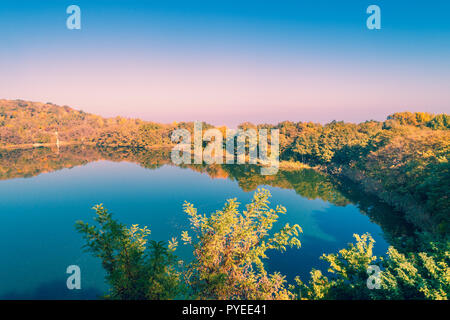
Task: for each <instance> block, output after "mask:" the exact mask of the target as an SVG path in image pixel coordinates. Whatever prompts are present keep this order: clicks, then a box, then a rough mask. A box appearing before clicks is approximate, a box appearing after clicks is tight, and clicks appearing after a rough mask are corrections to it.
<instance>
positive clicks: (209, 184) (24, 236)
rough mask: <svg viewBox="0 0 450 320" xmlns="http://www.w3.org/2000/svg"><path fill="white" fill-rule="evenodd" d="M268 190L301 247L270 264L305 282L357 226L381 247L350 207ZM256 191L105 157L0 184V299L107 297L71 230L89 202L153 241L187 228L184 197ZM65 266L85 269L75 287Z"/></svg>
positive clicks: (96, 266)
mask: <svg viewBox="0 0 450 320" xmlns="http://www.w3.org/2000/svg"><path fill="white" fill-rule="evenodd" d="M264 187H265V188H267V189H269V190H270V192H271V193H272V196H273V197H272V199H271V200H272V201H271V202H272V204H274V205H275V204H282V205H284V206H285V207H286V208H287V214H286V215H284V216H282V217H281V218H280V223H279V224H284V223H286V222H289V223H297V224H299V225H300V226H301V227H302V229H303V234H301V236H300V240H301V242H302V247H301V248H300V249H290V250H288V251H287V252H285V253H283V254H280V253H272V254H270V259H269V261H268V268H269V270H270V271H280V272H281V273H283V274H286V275H287V276H288V279H292V278H293V277H294V276H295V275H300V276H301V277H302V279H305V280H306V279H307V278H308V274H309V271H310V270H311V268H313V267H315V268H322V270H326V265H325V264H324V263H323V261H320V260H319V257H320V256H321V255H322V253H331V252H336V251H337V250H339V249H341V248H343V247H345V246H346V244H347V243H349V242H352V241H353V237H352V235H353V234H354V233H359V234H362V233H365V232H370V233H371V235H372V236H373V237H374V239H375V240H376V247H375V254H377V255H379V254H382V253H384V252H386V249H387V246H388V243H387V242H386V241H385V240H384V238H383V233H382V230H381V228H380V227H379V226H378V225H377V224H375V223H373V222H371V221H370V219H369V218H368V217H367V216H366V215H364V214H362V213H361V212H360V211H359V210H358V208H357V207H356V206H355V205H352V204H348V205H346V206H335V205H333V204H331V203H329V202H326V201H323V200H321V199H315V200H308V199H306V198H304V197H302V196H300V195H298V194H297V193H296V192H295V191H294V190H289V189H281V188H278V187H271V186H264ZM252 194H253V192H245V191H243V190H242V189H241V188H240V187H239V186H238V182H236V181H233V180H230V179H213V178H211V177H210V176H208V175H207V174H205V173H199V172H196V171H192V170H190V169H186V168H178V167H173V166H163V167H161V168H158V169H146V168H143V167H141V166H139V165H137V164H134V163H128V162H110V161H97V162H91V163H88V164H86V165H84V166H78V167H74V168H72V169H62V170H59V171H53V172H49V173H42V174H40V175H37V176H35V177H32V178H15V179H10V180H3V181H0V215H1V216H0V219H1V223H0V299H79V298H82V299H84V298H89V299H92V298H96V297H98V296H99V295H102V294H105V293H106V292H107V285H106V284H105V282H104V279H103V277H104V272H103V270H102V268H101V264H100V261H99V260H98V259H96V258H93V257H91V256H90V255H89V253H85V252H83V251H82V249H81V247H82V245H83V240H82V238H81V235H80V234H78V233H77V232H75V229H74V224H75V222H76V221H77V220H83V221H86V222H92V218H93V216H94V211H93V210H91V209H90V208H92V207H93V206H94V205H95V204H99V203H103V205H104V206H105V207H106V208H108V209H109V210H110V211H112V212H113V213H114V216H115V217H116V218H117V219H118V220H120V221H121V222H123V223H125V224H127V225H131V224H140V225H147V226H148V227H149V228H150V229H151V235H150V237H151V238H152V239H155V240H167V239H170V238H171V237H174V236H177V237H178V238H179V236H180V233H181V231H182V230H188V225H187V224H188V220H187V217H186V215H185V214H184V213H183V211H182V204H183V202H184V201H185V200H187V201H189V202H192V203H193V204H194V205H195V206H196V207H197V208H198V209H199V211H200V212H202V213H210V212H213V211H215V210H217V209H220V208H222V205H223V203H224V202H225V200H226V199H228V198H235V197H236V198H238V200H239V201H240V202H241V203H242V204H246V203H247V202H249V200H250V199H251V197H252ZM179 255H180V256H181V257H187V256H188V251H187V248H183V247H181V248H180V250H179ZM69 265H78V266H80V268H81V286H82V288H81V290H68V289H67V287H66V279H67V277H68V276H69V275H68V274H66V268H67V266H69Z"/></svg>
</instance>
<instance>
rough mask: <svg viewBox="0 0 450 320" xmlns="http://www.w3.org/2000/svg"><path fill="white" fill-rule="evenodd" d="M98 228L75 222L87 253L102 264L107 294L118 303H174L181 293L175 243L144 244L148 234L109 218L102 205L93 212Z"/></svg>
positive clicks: (136, 226) (143, 229) (147, 231)
mask: <svg viewBox="0 0 450 320" xmlns="http://www.w3.org/2000/svg"><path fill="white" fill-rule="evenodd" d="M93 209H94V210H95V212H96V217H95V218H94V220H95V221H96V222H97V223H98V226H94V225H89V224H87V223H84V222H82V221H78V222H77V224H76V229H77V230H78V231H79V232H80V233H82V234H83V237H84V239H85V240H86V245H85V247H86V248H87V251H89V252H91V253H92V254H93V255H94V256H96V257H98V258H100V259H101V260H102V265H103V268H104V269H105V270H106V273H107V275H106V279H107V281H108V283H109V285H110V294H109V295H107V296H106V298H110V299H121V300H154V299H173V298H176V297H177V295H178V294H180V292H181V288H182V287H181V283H180V274H179V272H178V271H177V270H176V266H177V258H176V256H175V255H174V253H173V251H174V250H175V248H176V245H177V243H176V241H172V242H170V241H169V244H168V246H166V245H165V244H164V242H157V241H153V240H151V241H149V242H148V241H147V239H146V238H147V236H148V235H149V234H150V230H149V229H147V227H144V228H140V227H139V226H138V225H133V226H131V227H130V228H127V227H125V226H124V225H122V224H121V223H119V222H117V221H116V220H114V219H113V218H112V215H111V213H109V212H108V210H107V209H105V208H103V206H102V205H97V206H95V207H94V208H93Z"/></svg>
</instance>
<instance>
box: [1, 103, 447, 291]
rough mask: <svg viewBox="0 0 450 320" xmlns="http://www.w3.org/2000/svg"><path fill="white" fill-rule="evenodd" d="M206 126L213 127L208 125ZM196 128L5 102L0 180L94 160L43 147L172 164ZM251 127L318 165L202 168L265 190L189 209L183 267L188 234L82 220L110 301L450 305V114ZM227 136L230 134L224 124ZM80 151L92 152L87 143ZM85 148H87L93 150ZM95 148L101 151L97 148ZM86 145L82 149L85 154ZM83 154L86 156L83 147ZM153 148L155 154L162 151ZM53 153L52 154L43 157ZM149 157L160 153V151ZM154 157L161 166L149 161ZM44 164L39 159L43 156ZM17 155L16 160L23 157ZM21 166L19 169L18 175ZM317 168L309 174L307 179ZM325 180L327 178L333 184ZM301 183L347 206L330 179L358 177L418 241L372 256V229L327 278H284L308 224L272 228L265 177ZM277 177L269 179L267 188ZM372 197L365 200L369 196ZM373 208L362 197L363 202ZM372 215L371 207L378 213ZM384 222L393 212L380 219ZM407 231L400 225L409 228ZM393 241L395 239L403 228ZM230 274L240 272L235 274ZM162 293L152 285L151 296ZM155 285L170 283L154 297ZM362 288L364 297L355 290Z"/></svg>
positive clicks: (100, 213)
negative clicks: (280, 259)
mask: <svg viewBox="0 0 450 320" xmlns="http://www.w3.org/2000/svg"><path fill="white" fill-rule="evenodd" d="M204 126H205V127H212V126H211V125H208V124H204ZM177 128H186V129H188V130H192V128H193V123H188V122H180V123H177V122H174V123H172V124H159V123H155V122H150V121H143V120H139V119H127V118H123V117H115V118H103V117H101V116H97V115H93V114H89V113H85V112H83V111H78V110H75V109H72V108H70V107H67V106H57V105H54V104H52V103H37V102H29V101H23V100H0V175H1V178H2V179H5V178H8V177H14V176H26V175H29V176H33V175H35V174H38V173H40V172H44V171H49V170H55V169H57V168H61V167H67V166H73V165H79V164H82V163H83V161H85V158H84V157H80V158H79V159H77V158H76V155H77V152H76V151H75V152H74V153H73V155H71V157H70V159H69V158H68V159H66V160H64V159H63V160H62V159H61V158H60V157H59V158H58V159H52V157H51V156H50V157H47V156H45V157H44V156H42V157H40V154H42V153H43V152H44V149H42V147H50V146H54V145H55V143H56V141H57V139H58V140H59V141H60V144H61V145H62V146H65V145H73V146H76V147H79V148H81V149H82V150H84V151H83V152H87V153H89V157H91V158H92V159H96V158H97V159H99V158H108V157H109V158H111V159H116V160H118V161H119V160H120V159H121V158H123V157H126V158H128V159H130V158H131V159H133V162H136V163H139V164H141V165H143V166H145V167H152V166H159V165H162V164H168V163H169V161H170V160H169V156H168V154H169V152H168V151H167V150H166V151H164V152H156V151H154V150H156V149H160V148H164V147H170V146H171V145H172V141H171V138H170V133H171V132H172V131H173V130H175V129H177ZM239 128H241V129H244V130H245V129H248V128H255V129H260V128H266V129H279V131H280V160H281V161H282V163H285V164H302V165H304V166H305V167H308V168H311V169H309V171H308V170H306V171H305V170H302V171H301V173H300V171H296V170H293V171H292V172H285V171H283V172H280V173H279V174H277V175H276V176H274V177H266V178H263V177H261V176H258V175H256V174H250V173H249V172H252V170H253V169H252V167H251V166H250V167H245V168H246V169H242V170H243V171H242V172H235V170H240V169H237V168H236V167H227V166H226V165H222V166H206V165H192V166H190V168H192V169H194V170H198V171H205V172H208V174H211V175H227V176H229V177H232V178H235V179H236V180H238V181H239V184H240V185H242V186H244V188H247V190H256V191H255V195H254V199H253V202H252V203H250V204H248V205H247V206H246V209H244V210H241V209H240V206H239V204H238V202H237V200H236V199H231V200H229V201H228V202H227V203H226V204H225V206H224V208H223V210H221V211H217V212H215V213H211V214H210V215H209V216H207V215H199V214H198V213H197V211H196V209H195V207H194V206H193V205H192V204H189V203H186V204H185V206H184V211H185V213H186V215H187V216H188V218H189V220H190V223H191V227H192V228H191V230H190V231H186V232H184V233H183V234H182V235H180V237H181V240H182V242H183V243H185V245H189V246H191V247H192V252H193V255H194V260H193V262H191V263H189V264H183V263H180V261H179V259H178V258H177V257H176V247H177V246H178V245H179V244H178V240H177V239H172V240H169V241H167V242H164V243H163V242H155V241H152V240H147V237H148V235H149V233H150V231H149V230H148V229H147V228H145V227H144V228H141V227H138V226H132V227H131V228H129V227H126V226H124V225H122V224H121V223H120V222H118V221H115V220H114V219H113V217H112V215H111V214H110V213H109V212H108V210H107V209H105V208H103V207H102V206H96V207H95V211H96V216H95V219H96V221H97V223H98V225H97V226H93V225H90V224H87V223H84V222H79V223H78V224H77V229H78V231H80V232H81V233H82V234H83V236H84V237H85V240H86V245H87V248H88V249H89V250H90V251H91V252H92V253H93V254H94V255H95V256H97V257H99V258H100V259H101V260H102V263H103V266H104V268H105V270H106V271H107V274H108V276H107V280H108V282H109V283H110V285H111V292H110V293H109V294H107V295H106V297H108V298H116V299H177V298H201V299H447V298H448V294H449V292H450V290H449V289H450V287H449V283H450V270H449V268H448V265H449V259H450V253H449V245H450V242H449V241H450V240H449V234H450V232H449V228H450V221H449V207H450V197H449V190H450V164H449V152H450V130H449V129H450V116H449V115H447V114H437V115H435V114H430V113H426V112H400V113H394V114H392V115H388V116H387V118H386V120H385V121H373V120H370V121H366V122H362V123H358V124H354V123H346V122H342V121H333V122H331V123H327V124H319V123H312V122H290V121H285V122H282V123H279V124H276V125H273V124H259V125H254V124H252V123H248V122H247V123H243V124H241V125H240V126H239ZM219 129H221V130H224V127H220V128H219ZM80 146H81V147H80ZM83 146H84V147H83ZM86 146H90V147H93V149H89V148H87V147H86ZM81 149H80V150H81ZM75 150H76V149H75ZM152 150H153V151H152ZM44 153H45V152H44ZM149 154H150V155H149ZM152 157H153V158H154V159H155V160H154V161H149V160H148V159H150V158H152ZM44 158H45V161H43V162H42V163H40V162H39V161H36V159H44ZM12 159H15V160H14V161H13V160H12ZM18 168H19V169H20V170H17V169H18ZM308 172H309V173H308ZM299 174H313V175H317V179H319V180H320V181H321V186H322V187H321V189H320V190H305V189H302V186H301V184H300V185H299V184H298V182H296V185H295V186H292V184H291V185H290V183H291V182H290V181H294V180H295V181H298V180H299V179H292V180H290V178H289V177H290V175H299ZM323 177H326V178H323ZM262 181H263V182H264V183H266V184H271V185H277V186H286V185H289V187H293V188H294V189H295V190H296V192H300V193H302V194H305V195H308V194H309V195H310V196H317V195H318V194H320V196H321V197H323V198H327V199H328V200H327V201H332V202H333V201H334V202H335V203H345V202H346V198H348V197H355V195H354V192H353V191H348V190H346V189H345V187H342V189H341V190H340V191H341V192H340V193H336V192H328V193H327V190H330V189H329V188H327V184H337V185H339V184H341V182H342V181H348V182H349V183H353V184H355V185H356V186H357V187H358V188H359V189H360V190H361V193H363V194H365V195H367V196H373V197H376V198H378V199H379V201H380V202H382V203H384V204H385V205H388V206H392V207H393V208H395V210H396V211H397V212H399V217H398V219H400V220H399V221H403V222H401V225H402V226H406V225H408V229H409V231H408V233H409V235H408V237H407V238H406V239H403V238H402V240H401V241H400V240H398V239H397V241H394V243H393V246H392V247H390V248H389V250H388V252H386V254H385V256H383V257H375V256H373V254H372V248H373V245H374V243H373V239H372V238H371V236H370V235H369V234H363V235H355V243H353V244H350V245H349V247H348V248H344V249H342V250H340V251H339V252H338V253H334V254H324V256H323V257H322V259H323V260H324V261H326V262H327V263H329V269H328V270H326V271H321V270H312V271H311V278H310V279H299V278H297V279H296V280H295V283H287V282H286V280H285V278H284V276H283V275H281V274H268V273H267V272H266V270H265V267H264V259H266V258H267V255H266V251H267V250H281V251H283V250H285V248H286V247H289V246H293V247H298V246H300V241H299V238H298V236H299V234H300V233H301V228H300V226H296V225H294V226H289V225H287V226H285V227H284V228H282V229H281V230H278V231H276V232H272V230H271V229H272V226H273V224H274V222H275V221H276V220H277V218H278V216H279V215H281V214H284V211H285V210H284V209H283V207H282V206H278V207H276V208H271V207H270V203H269V198H270V194H269V193H268V191H267V190H259V189H257V188H258V185H260V184H261V182H262ZM268 181H270V182H268ZM360 198H362V197H360ZM361 203H363V200H361ZM367 212H370V210H367ZM377 218H378V220H380V221H383V219H386V218H385V217H376V215H375V219H377ZM399 227H400V226H399ZM391 234H392V237H393V238H395V237H396V234H395V232H394V231H393V232H392V233H391ZM369 265H377V266H379V268H380V270H382V272H381V273H380V277H379V278H377V279H379V280H377V281H379V283H375V285H379V286H380V287H381V288H382V290H370V289H368V287H367V277H368V276H367V268H368V266H369ZM226 275H231V276H226ZM152 288H153V289H152ZM154 288H159V289H158V290H155V289H154ZM355 289H356V290H355Z"/></svg>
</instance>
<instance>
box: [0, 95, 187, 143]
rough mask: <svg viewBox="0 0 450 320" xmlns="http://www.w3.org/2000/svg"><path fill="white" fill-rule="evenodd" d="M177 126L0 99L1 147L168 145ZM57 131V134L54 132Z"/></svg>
mask: <svg viewBox="0 0 450 320" xmlns="http://www.w3.org/2000/svg"><path fill="white" fill-rule="evenodd" d="M183 125H187V124H183V123H181V124H179V125H176V126H175V125H164V124H157V123H153V122H148V121H142V120H139V119H127V118H123V117H115V118H103V117H101V116H98V115H94V114H90V113H86V112H83V111H79V110H75V109H73V108H70V107H68V106H57V105H54V104H52V103H40V102H31V101H23V100H0V146H2V147H12V146H27V145H33V144H48V143H51V144H54V143H56V139H57V136H58V138H59V140H60V142H61V144H74V143H86V144H97V145H109V146H154V145H165V144H170V138H169V133H170V132H171V131H172V130H173V129H175V128H176V127H180V126H183ZM56 132H57V133H56Z"/></svg>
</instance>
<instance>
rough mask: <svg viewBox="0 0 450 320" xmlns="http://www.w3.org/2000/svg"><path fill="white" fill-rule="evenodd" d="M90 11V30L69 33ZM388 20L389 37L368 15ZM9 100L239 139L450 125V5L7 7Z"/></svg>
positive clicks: (4, 41) (0, 16) (233, 0)
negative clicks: (294, 131)
mask: <svg viewBox="0 0 450 320" xmlns="http://www.w3.org/2000/svg"><path fill="white" fill-rule="evenodd" d="M71 4H76V5H78V6H80V8H81V15H82V29H81V30H68V29H67V28H66V19H67V17H68V15H67V14H66V8H67V7H68V6H69V5H71ZM370 4H377V5H379V6H380V8H381V20H382V22H381V23H382V29H381V30H368V29H367V28H366V19H367V17H368V15H367V14H366V8H367V7H368V6H369V5H370ZM0 41H1V42H0V43H1V45H0V98H6V99H18V98H20V99H24V100H33V101H41V102H53V103H56V104H60V105H69V106H71V107H74V108H76V109H82V110H84V111H86V112H91V113H96V114H101V115H103V116H116V115H121V116H127V117H139V118H142V119H146V120H153V121H158V122H172V121H174V120H176V121H183V120H184V121H192V120H204V121H208V122H211V123H214V124H228V125H236V124H238V123H241V122H244V121H252V122H269V123H276V122H279V121H282V120H291V121H315V122H328V121H331V120H334V119H336V120H345V121H352V122H360V121H364V120H368V119H376V120H383V119H385V117H386V116H387V115H388V114H390V113H393V112H398V111H405V110H410V111H428V112H433V113H441V112H447V113H449V112H450V1H447V0H445V1H444V0H442V1H437V0H434V1H433V0H429V1H412V0H411V1H402V0H396V1H392V0H391V1H380V0H370V1H365V0H353V1H351V0H347V1H331V0H330V1H323V0H316V1H300V0H297V1H283V0H277V1H275V0H270V1H264V0H259V1H253V0H251V1H250V0H239V1H237V0H226V1H223V0H205V1H198V0H160V1H136V0H127V1H93V0H90V1H77V0H72V1H65V0H59V1H58V0H53V1H22V0H14V1H5V0H0Z"/></svg>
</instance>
